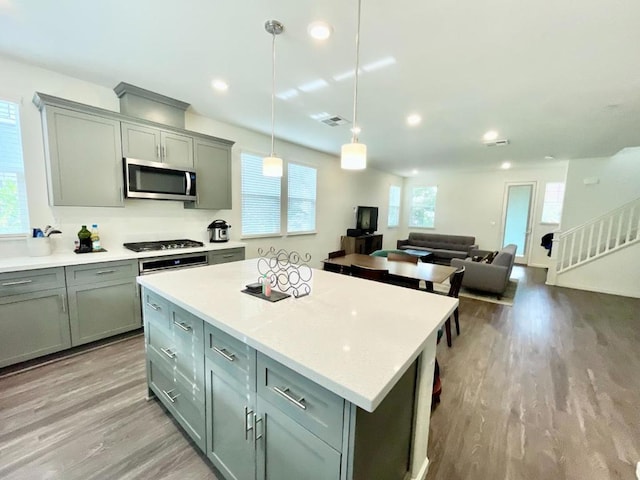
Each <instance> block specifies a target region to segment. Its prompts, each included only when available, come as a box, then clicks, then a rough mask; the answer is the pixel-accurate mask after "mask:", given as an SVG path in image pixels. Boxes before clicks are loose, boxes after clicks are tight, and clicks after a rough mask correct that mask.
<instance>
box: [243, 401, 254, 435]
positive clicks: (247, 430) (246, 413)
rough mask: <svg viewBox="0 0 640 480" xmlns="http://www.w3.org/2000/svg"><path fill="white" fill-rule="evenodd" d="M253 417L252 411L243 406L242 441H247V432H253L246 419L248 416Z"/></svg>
mask: <svg viewBox="0 0 640 480" xmlns="http://www.w3.org/2000/svg"><path fill="white" fill-rule="evenodd" d="M250 415H251V416H253V410H249V408H248V407H247V406H246V405H245V407H244V439H245V440H246V441H249V432H250V431H251V430H253V425H249V421H248V418H249V416H250Z"/></svg>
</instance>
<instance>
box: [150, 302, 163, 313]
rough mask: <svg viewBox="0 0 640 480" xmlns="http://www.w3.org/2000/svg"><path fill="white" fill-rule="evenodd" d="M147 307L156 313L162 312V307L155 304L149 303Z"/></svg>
mask: <svg viewBox="0 0 640 480" xmlns="http://www.w3.org/2000/svg"><path fill="white" fill-rule="evenodd" d="M147 306H148V307H151V308H153V309H154V310H155V311H156V312H159V311H160V310H162V307H161V306H160V305H156V304H155V303H149V302H147Z"/></svg>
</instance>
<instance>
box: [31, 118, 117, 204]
mask: <svg viewBox="0 0 640 480" xmlns="http://www.w3.org/2000/svg"><path fill="white" fill-rule="evenodd" d="M43 127H44V133H45V139H46V141H45V152H46V156H47V176H48V182H49V203H50V204H51V205H53V206H59V205H69V206H94V207H122V206H124V197H123V191H122V184H123V177H122V153H121V152H122V147H121V143H120V122H119V121H117V120H113V119H111V118H108V117H101V116H98V115H92V114H86V113H81V112H76V111H74V110H67V109H64V108H59V107H55V106H47V107H46V109H45V114H44V115H43Z"/></svg>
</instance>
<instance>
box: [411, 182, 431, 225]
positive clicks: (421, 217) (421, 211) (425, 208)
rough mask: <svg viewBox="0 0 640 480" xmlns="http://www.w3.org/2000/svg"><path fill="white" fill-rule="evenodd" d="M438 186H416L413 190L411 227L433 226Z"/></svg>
mask: <svg viewBox="0 0 640 480" xmlns="http://www.w3.org/2000/svg"><path fill="white" fill-rule="evenodd" d="M437 193H438V187H414V188H413V189H412V190H411V212H410V214H409V226H410V227H423V228H433V226H434V225H435V217H436V195H437Z"/></svg>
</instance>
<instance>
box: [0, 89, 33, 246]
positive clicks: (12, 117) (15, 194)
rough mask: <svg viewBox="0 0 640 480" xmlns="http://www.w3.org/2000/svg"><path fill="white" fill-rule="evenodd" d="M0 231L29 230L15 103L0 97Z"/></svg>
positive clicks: (12, 232) (17, 115)
mask: <svg viewBox="0 0 640 480" xmlns="http://www.w3.org/2000/svg"><path fill="white" fill-rule="evenodd" d="M0 205H2V208H0V235H16V234H24V233H27V232H28V231H29V212H28V210H27V192H26V189H25V185H24V163H23V160H22V139H21V137H20V115H19V110H18V104H16V103H12V102H7V101H4V100H0Z"/></svg>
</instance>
